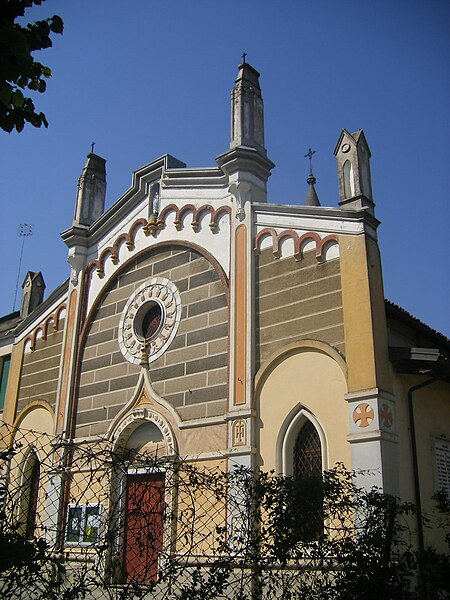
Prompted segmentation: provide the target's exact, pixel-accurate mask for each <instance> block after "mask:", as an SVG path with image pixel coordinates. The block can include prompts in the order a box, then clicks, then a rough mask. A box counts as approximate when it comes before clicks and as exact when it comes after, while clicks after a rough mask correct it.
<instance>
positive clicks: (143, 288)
mask: <svg viewBox="0 0 450 600" xmlns="http://www.w3.org/2000/svg"><path fill="white" fill-rule="evenodd" d="M155 304H157V305H159V307H160V309H161V320H160V323H159V325H158V328H157V329H156V331H155V332H154V333H153V334H152V335H151V336H149V337H148V338H146V339H145V338H144V335H143V332H142V323H143V321H144V318H145V315H146V314H147V311H146V309H145V306H146V305H155ZM180 321H181V296H180V292H179V290H178V288H177V287H176V285H175V284H174V283H173V282H171V281H170V280H169V279H166V278H164V277H153V278H152V279H150V280H149V281H146V282H145V283H143V284H142V285H140V286H139V287H138V288H137V289H136V290H135V291H134V292H133V294H132V295H131V296H130V298H129V299H128V302H127V303H126V305H125V307H124V309H123V312H122V316H121V318H120V322H119V347H120V350H121V352H122V354H123V355H124V357H125V358H126V359H127V360H128V361H129V362H131V363H133V364H136V365H142V364H143V363H144V364H145V362H147V361H148V363H151V362H153V361H155V360H156V359H157V358H159V357H160V356H161V355H162V354H163V353H164V352H165V351H166V350H167V348H168V347H169V346H170V344H171V343H172V341H173V340H174V338H175V336H176V333H177V331H178V327H179V324H180Z"/></svg>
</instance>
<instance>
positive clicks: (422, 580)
mask: <svg viewBox="0 0 450 600" xmlns="http://www.w3.org/2000/svg"><path fill="white" fill-rule="evenodd" d="M435 381H436V378H435V377H432V378H431V379H427V380H426V381H423V382H422V383H418V384H417V385H413V386H412V387H411V388H409V390H408V412H409V427H410V431H411V451H412V461H413V477H414V498H415V503H416V518H417V535H418V543H419V555H418V565H419V590H420V598H422V599H423V600H426V599H427V597H428V594H427V586H426V579H425V569H424V566H425V565H424V553H425V544H424V538H423V523H422V503H421V499H420V480H419V466H418V462H417V444H416V427H415V423H414V407H413V393H414V392H415V391H417V390H419V389H420V388H423V387H426V386H427V385H430V384H432V383H434V382H435Z"/></svg>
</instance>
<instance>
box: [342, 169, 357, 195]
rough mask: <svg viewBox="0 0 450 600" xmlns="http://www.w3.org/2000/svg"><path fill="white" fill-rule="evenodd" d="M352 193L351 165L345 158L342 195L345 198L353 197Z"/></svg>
mask: <svg viewBox="0 0 450 600" xmlns="http://www.w3.org/2000/svg"><path fill="white" fill-rule="evenodd" d="M354 195H355V183H354V181H353V166H352V163H351V162H350V161H349V160H346V161H345V163H344V196H345V198H353V196H354Z"/></svg>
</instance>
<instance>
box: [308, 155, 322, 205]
mask: <svg viewBox="0 0 450 600" xmlns="http://www.w3.org/2000/svg"><path fill="white" fill-rule="evenodd" d="M315 153H316V151H315V150H313V149H312V148H309V149H308V152H307V153H306V154H305V158H308V159H309V175H308V179H307V180H306V183H307V184H308V191H307V192H306V199H305V206H320V202H319V197H318V196H317V192H316V188H315V187H314V184H315V183H316V178H315V177H314V175H313V169H312V157H313V155H314V154H315Z"/></svg>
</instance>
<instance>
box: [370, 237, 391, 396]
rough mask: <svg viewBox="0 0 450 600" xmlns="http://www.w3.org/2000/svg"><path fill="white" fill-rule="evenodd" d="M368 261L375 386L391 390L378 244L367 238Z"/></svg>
mask: <svg viewBox="0 0 450 600" xmlns="http://www.w3.org/2000/svg"><path fill="white" fill-rule="evenodd" d="M367 256H368V261H369V268H368V272H369V285H370V291H371V308H372V328H373V338H374V349H375V365H376V373H377V387H379V388H382V389H384V390H387V391H392V385H393V384H392V377H391V369H390V361H389V348H388V333H387V324H386V307H385V302H384V289H383V275H382V271H381V258H380V250H379V248H378V244H377V243H376V242H375V241H374V240H371V239H368V240H367Z"/></svg>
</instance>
